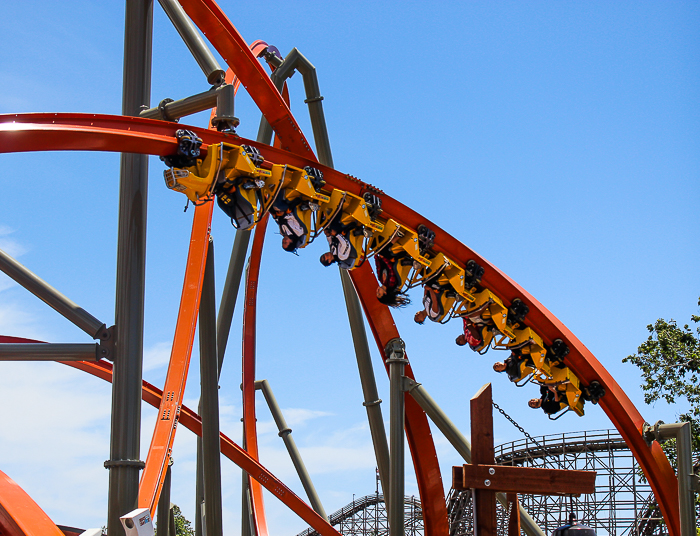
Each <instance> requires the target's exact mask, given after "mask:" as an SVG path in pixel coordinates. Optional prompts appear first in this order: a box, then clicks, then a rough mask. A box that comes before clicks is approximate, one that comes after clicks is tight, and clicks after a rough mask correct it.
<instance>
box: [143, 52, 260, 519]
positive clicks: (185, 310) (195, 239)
mask: <svg viewBox="0 0 700 536" xmlns="http://www.w3.org/2000/svg"><path fill="white" fill-rule="evenodd" d="M250 48H251V51H252V52H253V54H255V55H257V54H259V53H261V52H262V51H263V50H265V49H266V48H267V43H265V42H264V41H256V42H255V43H253V44H252V45H251V47H250ZM225 80H226V83H228V84H233V86H234V93H235V92H236V91H237V90H238V87H239V86H240V80H238V79H237V78H236V76H235V75H234V74H233V71H231V69H228V70H227V72H226V77H225ZM215 114H216V109H214V110H212V112H211V118H213V117H214V116H215ZM209 129H210V130H213V129H214V127H213V126H209ZM213 207H214V203H213V202H212V203H207V204H205V205H203V206H202V205H200V206H197V207H195V212H194V220H193V222H192V235H191V239H190V249H189V252H188V257H187V264H186V269H185V279H184V282H183V289H182V297H181V299H180V308H179V311H178V318H177V322H176V326H175V336H174V337H173V347H172V350H171V354H170V361H169V363H168V371H167V374H166V379H165V386H164V389H163V390H164V392H165V393H167V396H166V397H165V399H164V400H162V401H161V405H160V408H159V410H158V420H157V421H156V426H155V429H154V431H153V436H152V439H151V445H150V448H149V449H148V457H147V459H146V467H145V468H144V471H143V473H142V475H141V482H140V484H139V507H140V508H148V509H149V510H150V511H151V515H152V516H154V515H155V511H156V507H157V504H158V499H159V498H160V493H161V491H162V489H163V482H164V481H165V476H166V468H167V466H168V463H169V461H170V458H171V453H172V447H173V443H174V441H175V432H176V428H177V423H178V413H179V408H180V406H181V405H182V399H183V397H184V394H185V385H186V383H187V373H188V370H189V365H190V358H191V356H192V347H193V345H194V339H195V327H196V325H197V315H198V313H199V300H200V297H201V293H202V283H203V280H204V267H205V264H206V259H207V244H208V242H209V237H210V231H211V218H212V214H213V211H214V208H213ZM256 459H257V457H256Z"/></svg>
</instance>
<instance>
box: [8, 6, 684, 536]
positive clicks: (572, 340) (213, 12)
mask: <svg viewBox="0 0 700 536" xmlns="http://www.w3.org/2000/svg"><path fill="white" fill-rule="evenodd" d="M180 3H181V4H182V6H183V8H184V9H185V11H186V12H187V14H188V15H189V16H190V17H191V18H192V20H193V21H194V22H195V24H196V25H197V26H198V27H199V28H200V29H201V30H202V31H203V32H204V34H205V35H206V36H207V37H208V39H209V40H210V42H211V43H212V45H213V46H214V47H215V48H216V49H217V51H218V52H219V53H220V54H221V55H222V57H223V58H224V59H225V60H226V62H227V63H228V65H229V67H230V69H231V71H232V72H234V73H236V75H237V77H238V79H239V80H240V82H241V84H243V86H244V87H245V88H246V89H247V91H248V92H249V93H250V94H251V96H252V97H253V100H254V101H255V103H256V104H257V105H258V107H259V108H260V110H261V111H262V113H263V115H264V116H265V118H266V119H267V121H268V122H269V123H270V124H271V125H272V127H273V129H274V131H275V133H276V135H277V140H278V143H276V145H279V146H276V147H270V146H267V145H262V144H259V143H256V142H254V141H251V140H246V139H243V138H240V137H238V136H236V135H234V134H230V133H219V132H215V131H212V130H207V129H200V128H195V127H189V126H188V127H187V128H188V129H190V130H192V131H193V132H195V133H196V134H197V135H198V136H199V137H200V138H201V139H202V140H203V145H202V151H203V154H206V150H207V146H209V145H211V144H216V143H221V142H227V143H234V144H236V145H240V144H242V143H245V144H247V145H250V146H252V147H256V148H258V149H259V150H260V152H261V154H262V155H263V156H264V158H265V160H266V161H268V162H269V163H273V164H288V165H292V166H296V167H299V168H303V167H305V166H313V167H316V168H318V169H320V170H321V171H323V173H324V178H325V180H326V182H327V186H326V187H327V188H331V189H332V188H338V189H341V190H344V191H347V192H350V193H352V194H355V195H360V196H361V195H362V194H363V193H365V192H366V191H377V190H376V188H374V187H373V186H371V185H369V184H366V183H364V182H362V181H360V180H357V179H355V178H353V177H351V176H349V175H346V174H343V173H341V172H338V171H335V170H333V169H331V168H328V167H326V166H323V165H320V164H318V162H317V161H316V158H315V156H314V154H313V152H312V151H311V149H310V146H309V143H308V141H307V140H306V138H305V137H304V135H303V133H302V132H301V129H300V128H299V126H298V124H297V122H296V120H295V119H294V117H293V115H292V114H291V111H290V109H289V107H288V105H287V103H286V102H285V101H284V99H283V97H282V95H281V94H280V92H278V91H277V89H276V88H275V86H274V85H273V84H272V82H271V80H270V78H269V76H268V75H267V74H266V73H265V71H264V70H263V69H262V66H261V65H260V64H259V62H258V61H257V59H256V57H255V53H253V52H251V50H250V49H249V47H248V45H247V44H246V43H245V42H244V40H243V39H242V37H241V36H240V35H239V34H238V32H237V31H236V29H235V27H234V26H233V25H232V24H231V22H230V21H229V20H228V18H227V17H226V16H225V15H224V14H223V12H222V11H221V9H220V8H219V7H218V6H217V5H216V3H215V2H213V1H212V0H181V2H180ZM176 129H177V126H176V125H175V124H173V123H169V122H164V121H156V120H148V119H140V118H134V117H124V116H110V115H87V114H8V115H3V116H0V152H6V153H9V152H23V151H53V150H62V151H84V150H92V151H111V152H125V153H140V154H147V155H159V156H168V155H172V154H174V153H175V152H176V150H177V140H176V137H175V130H176ZM382 203H383V204H382V209H383V213H384V214H385V215H386V216H387V217H390V218H393V219H394V220H396V221H397V222H399V223H400V224H402V225H404V226H406V227H409V228H412V229H417V228H418V226H419V225H427V226H429V227H430V228H431V229H432V230H433V231H434V232H435V234H436V237H435V243H434V247H433V249H434V251H435V252H438V253H439V252H441V253H444V254H445V255H447V256H449V258H450V259H453V260H454V261H455V262H457V263H459V264H460V265H462V266H464V265H465V264H466V263H467V261H469V260H475V261H477V262H478V263H479V264H480V265H481V266H482V267H483V268H484V269H485V272H484V275H483V277H482V285H483V286H484V287H485V288H488V289H489V290H490V291H491V292H493V293H494V294H495V295H496V296H498V298H500V299H501V300H502V301H503V303H504V304H505V305H506V306H507V305H510V304H511V303H512V301H513V300H514V299H515V298H516V297H517V298H519V299H521V300H522V301H523V302H524V303H525V304H526V305H527V306H528V307H529V314H528V317H527V322H528V326H530V327H531V328H533V329H534V330H536V331H537V333H539V334H540V335H541V336H542V338H543V340H544V342H545V343H546V344H548V345H551V344H552V342H553V341H554V340H555V339H562V340H563V341H564V342H565V343H566V344H567V346H568V347H569V349H570V353H569V354H568V356H567V358H566V364H567V366H569V367H570V369H571V370H572V371H573V372H574V373H575V374H576V376H578V378H579V379H580V380H581V381H582V382H584V383H586V384H589V383H590V382H592V381H594V380H597V381H599V382H600V383H601V384H602V385H603V386H604V387H605V390H606V393H607V394H606V395H605V396H604V397H603V398H601V400H600V406H601V407H602V408H603V410H604V411H605V413H606V414H607V415H608V417H609V418H610V420H611V421H612V423H613V424H614V426H615V427H616V428H617V430H618V431H619V432H620V434H621V435H622V437H623V438H624V440H625V441H626V443H627V444H628V445H629V447H630V449H631V450H632V452H633V454H634V456H635V457H636V459H637V460H638V462H639V464H640V466H641V467H642V469H643V470H644V473H645V475H646V477H647V479H648V481H649V482H650V484H651V487H652V489H653V491H654V493H655V495H656V498H657V501H658V503H659V506H660V508H661V511H662V514H663V516H664V519H665V520H666V522H667V524H668V528H669V531H670V533H671V534H672V535H673V536H680V521H679V513H678V512H679V506H678V505H679V502H678V491H677V487H676V479H675V475H674V472H673V469H672V468H671V466H670V464H669V462H668V460H667V459H666V457H665V455H664V453H663V451H662V450H661V448H660V446H659V445H658V444H657V443H653V444H652V445H651V446H649V445H648V444H647V443H646V442H645V440H644V438H643V436H642V427H643V425H644V419H643V418H642V416H641V414H640V413H639V411H638V410H637V409H636V408H635V406H634V405H633V404H632V402H631V401H630V399H629V397H628V396H627V395H626V394H625V392H624V391H623V390H622V389H621V388H620V386H619V385H618V384H617V382H616V381H615V380H614V379H613V378H612V376H611V375H610V374H609V373H608V372H607V370H606V369H605V368H604V367H603V366H602V365H601V363H600V362H599V361H598V360H597V359H596V358H595V356H593V354H592V353H591V352H590V351H589V350H588V349H587V348H586V347H585V346H584V345H583V344H582V343H581V341H579V340H578V339H577V338H576V337H575V336H574V335H573V333H571V332H570V331H569V330H568V329H567V328H566V326H564V325H563V324H562V323H561V322H560V321H559V320H558V319H557V318H556V317H554V315H552V314H551V313H550V312H549V311H548V310H547V309H546V308H545V307H544V306H542V305H541V304H540V303H539V302H538V301H537V300H535V299H534V298H533V297H532V296H531V295H530V294H528V293H527V292H526V291H525V290H523V289H522V288H521V287H519V286H518V285H517V284H516V283H515V282H514V281H512V280H511V279H510V278H508V277H507V276H506V275H505V274H503V273H502V272H501V271H499V270H498V269H497V268H496V267H494V266H492V265H491V264H490V263H489V262H488V261H486V260H485V259H483V258H482V257H481V256H479V255H478V254H477V253H476V252H474V251H472V250H471V249H470V248H469V247H467V246H466V245H464V244H462V243H461V242H459V241H458V240H457V239H455V238H454V237H452V236H451V235H450V234H449V233H447V232H445V231H444V230H442V229H440V228H439V227H437V226H436V225H434V224H433V223H432V222H430V221H429V220H428V219H426V218H424V217H423V216H421V215H420V214H418V213H416V212H414V211H413V210H411V209H410V208H408V207H406V206H404V205H403V204H401V203H400V202H399V201H397V200H395V199H392V198H391V197H389V196H386V195H382ZM212 207H213V203H212V204H208V205H205V206H202V207H198V209H197V211H196V212H195V219H194V225H193V230H192V238H191V243H190V244H191V245H190V256H189V258H188V269H187V273H186V279H185V291H187V290H188V289H190V290H191V295H190V296H188V297H187V299H185V296H184V293H183V308H182V309H181V310H180V317H182V321H183V322H186V323H189V324H191V325H193V324H194V323H195V322H196V314H197V311H198V301H199V292H201V282H199V281H200V280H201V274H202V271H203V269H204V268H203V267H204V259H205V258H206V243H207V240H208V233H209V222H210V218H211V210H212ZM264 229H265V226H264V225H260V226H259V228H258V230H257V232H256V237H255V242H254V247H253V252H252V254H251V255H252V257H251V258H252V263H253V265H254V266H255V265H257V266H259V262H260V256H261V253H262V241H263V238H262V235H263V233H264ZM350 276H351V278H352V282H353V284H354V287H355V290H356V291H357V294H358V296H359V298H360V301H361V304H362V307H363V309H364V312H365V315H366V317H367V319H368V322H369V325H370V327H371V330H372V333H373V335H374V338H375V341H376V343H377V346H378V347H379V349H380V353H381V354H382V355H383V351H384V348H385V346H386V344H387V343H388V342H389V341H390V340H391V339H393V338H396V337H398V336H399V334H398V331H397V329H396V326H395V324H394V321H393V318H392V316H391V313H390V311H389V309H388V307H387V306H385V305H382V304H381V303H379V302H378V301H377V300H376V298H375V290H376V279H375V277H374V274H373V271H372V269H371V267H370V266H369V264H367V263H365V264H364V265H362V266H361V267H359V268H358V269H356V270H353V271H351V272H350ZM254 280H255V274H254V273H253V274H252V275H249V280H248V286H250V285H252V284H253V282H254ZM247 290H249V288H248V287H247ZM248 303H249V300H248V299H246V309H248ZM251 307H254V306H251ZM244 315H245V318H246V326H245V328H244V363H243V378H244V382H243V383H244V396H245V393H246V389H247V390H248V391H250V389H251V386H252V384H251V381H252V380H254V377H253V376H252V375H254V364H255V356H254V353H251V352H250V351H248V352H246V348H249V349H250V348H252V347H253V346H252V345H254V337H255V330H254V309H251V311H250V312H249V311H248V310H247V311H246V313H244ZM180 317H179V318H178V323H179V322H180ZM190 333H191V331H190ZM0 342H18V341H16V340H11V339H10V338H3V339H0ZM176 343H177V344H174V348H173V355H175V352H176V351H177V352H178V356H179V357H177V358H173V359H171V362H170V366H169V369H168V376H167V378H168V379H167V380H166V388H165V391H166V392H168V391H170V390H173V389H175V390H177V391H178V392H180V393H181V392H182V390H183V389H184V383H185V382H186V368H187V362H188V360H189V354H190V352H191V350H192V344H193V337H191V336H189V337H184V339H183V340H182V341H180V342H177V341H176ZM176 347H177V350H176ZM71 364H72V366H76V367H77V368H80V369H82V370H85V371H87V372H90V373H91V374H94V375H96V376H99V377H102V378H103V379H106V380H110V378H111V366H110V365H109V364H107V363H105V362H98V363H86V362H80V363H71ZM406 375H407V376H412V372H411V370H410V366H409V367H407V371H406ZM171 384H172V385H171ZM166 398H167V397H166ZM248 398H249V399H250V393H248ZM143 399H144V400H145V401H147V402H148V403H150V404H152V405H154V406H157V407H159V408H160V409H161V411H162V410H163V408H164V404H165V403H164V402H163V400H162V392H160V391H159V390H158V389H156V388H155V387H153V386H150V385H149V384H147V383H145V382H144V387H143ZM180 403H181V397H178V398H177V399H176V400H175V404H174V405H173V407H172V408H170V409H171V411H172V412H173V414H175V416H176V418H179V422H182V423H183V424H184V425H185V426H187V427H188V428H190V429H192V430H193V431H194V432H195V433H201V421H200V420H199V416H198V415H196V414H195V413H194V412H192V411H191V410H189V409H187V408H186V407H184V406H180V405H179V404H180ZM249 404H250V400H248V405H247V408H244V412H245V411H247V410H248V411H252V410H250V405H249ZM166 409H167V408H166ZM248 417H249V418H248V419H246V421H250V420H251V419H252V421H254V413H253V414H252V417H251V415H249V416H248ZM174 418H175V417H174ZM252 421H251V422H252ZM405 429H406V435H407V439H408V442H409V447H410V449H411V452H412V455H413V456H412V457H413V463H414V468H415V471H416V478H417V481H418V487H419V491H420V496H421V502H422V505H423V512H424V518H425V531H426V535H429V536H446V535H447V534H448V524H447V512H446V507H445V500H444V488H443V484H442V480H441V477H440V470H439V466H438V462H437V456H436V453H435V446H434V444H433V440H432V436H431V434H430V429H429V426H428V420H427V417H426V415H425V413H424V412H423V411H422V410H421V409H420V407H419V406H418V405H417V404H416V403H415V402H414V401H413V400H412V399H411V398H410V397H407V400H406V425H405ZM173 433H174V427H172V426H170V427H164V428H163V430H162V433H161V432H159V433H157V434H154V439H153V441H154V442H158V446H159V447H165V448H166V449H169V448H171V447H172V434H173ZM254 433H255V430H254V428H253V427H251V426H248V427H247V429H246V439H247V440H248V445H247V446H248V447H249V451H248V452H246V451H245V450H243V449H241V448H240V447H238V446H237V445H235V443H233V442H232V441H230V440H229V439H228V438H226V437H225V436H224V435H223V434H222V435H221V449H222V452H223V453H224V454H225V455H226V456H227V457H229V458H230V459H232V460H233V461H234V462H235V463H236V464H238V465H239V466H241V467H242V468H243V469H244V470H246V471H247V472H248V474H249V475H250V477H251V478H252V479H254V480H255V481H256V482H258V483H259V484H260V485H262V486H264V487H265V488H266V489H268V490H270V491H271V492H272V493H273V494H274V495H275V496H277V497H278V498H279V499H280V500H282V502H284V503H285V504H287V505H288V506H289V507H290V508H292V509H293V510H294V511H295V512H296V513H297V514H298V515H300V517H302V518H303V519H304V520H305V521H306V522H308V523H309V524H310V525H311V526H312V527H314V529H316V530H317V531H318V532H319V533H321V534H323V535H324V536H331V535H337V534H338V533H337V532H336V531H335V530H334V529H333V528H332V527H330V525H328V523H327V522H326V521H325V520H324V519H323V518H322V517H321V516H319V515H318V514H316V513H315V512H314V511H313V510H312V509H311V508H310V507H309V506H308V505H306V504H305V503H304V502H303V501H302V500H301V499H299V498H298V497H297V496H296V495H294V494H293V493H292V492H291V491H289V489H288V488H286V486H284V484H282V483H281V482H280V481H279V480H277V479H276V478H275V477H274V476H273V475H271V474H270V473H269V472H268V471H266V470H265V469H264V468H263V467H262V466H261V465H260V464H259V462H258V461H257V459H256V453H255V447H254V444H255V438H254ZM161 435H162V437H160V436H161ZM152 446H153V445H152ZM156 457H157V458H158V462H157V463H156V462H153V461H152V459H151V453H150V452H149V458H148V460H147V463H146V469H145V471H144V474H143V478H142V481H141V485H140V486H141V487H140V492H139V504H140V505H142V506H145V507H149V508H151V509H152V510H153V509H154V508H155V505H156V503H157V501H158V496H159V493H160V486H162V477H163V467H164V465H163V460H164V459H165V458H163V457H162V456H160V457H158V456H156ZM3 482H5V481H3ZM10 482H11V481H10ZM253 486H258V484H253ZM8 490H9V491H8ZM12 490H14V491H12ZM253 496H254V497H261V496H260V495H259V494H258V493H257V492H254V494H253ZM29 501H31V500H30V499H29V498H28V497H26V496H25V495H23V494H22V493H19V492H17V491H16V489H15V488H13V487H12V485H11V484H9V483H3V485H2V487H1V488H0V521H4V522H5V523H6V525H3V528H5V529H6V531H7V532H9V533H10V534H27V535H29V534H38V532H36V531H35V530H34V529H29V528H22V527H23V525H22V519H21V518H22V516H23V515H25V514H22V509H21V508H20V509H18V508H17V505H18V504H19V503H21V504H29ZM32 504H33V503H32ZM262 508H263V505H262V501H256V504H254V505H253V512H254V524H255V529H256V533H257V534H259V535H261V536H265V535H266V534H267V531H266V529H265V521H264V513H263V510H262ZM27 511H28V510H27ZM18 512H19V513H18ZM26 515H30V514H26ZM7 520H13V521H7ZM12 523H14V525H13V524H12ZM6 527H11V529H8V528H6Z"/></svg>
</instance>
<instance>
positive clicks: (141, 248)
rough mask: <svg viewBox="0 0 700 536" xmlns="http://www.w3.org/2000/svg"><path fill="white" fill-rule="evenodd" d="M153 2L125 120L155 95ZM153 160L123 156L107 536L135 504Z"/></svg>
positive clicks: (132, 71) (130, 38)
mask: <svg viewBox="0 0 700 536" xmlns="http://www.w3.org/2000/svg"><path fill="white" fill-rule="evenodd" d="M152 29H153V2H152V0H127V2H126V17H125V32H124V87H123V97H122V113H123V114H124V115H129V116H137V115H138V114H139V110H140V109H141V106H149V104H150V94H151V42H152V37H153V36H152ZM147 197H148V156H146V155H141V154H132V153H123V154H122V156H121V177H120V183H119V230H118V240H117V275H116V280H117V282H116V299H115V301H116V304H115V332H116V333H115V359H114V371H113V383H112V429H111V448H110V460H109V461H108V462H106V466H107V467H109V469H110V471H109V498H108V503H109V512H108V520H107V530H108V532H109V534H110V536H119V535H121V534H124V529H123V528H122V525H121V523H120V521H119V517H120V516H122V515H124V514H125V513H127V512H130V511H131V510H133V509H134V508H136V506H137V504H138V491H139V470H140V469H141V468H142V467H143V462H141V461H140V460H139V456H140V442H141V435H140V434H141V383H142V367H143V295H144V283H145V282H144V280H145V265H146V206H147Z"/></svg>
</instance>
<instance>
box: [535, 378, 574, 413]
mask: <svg viewBox="0 0 700 536" xmlns="http://www.w3.org/2000/svg"><path fill="white" fill-rule="evenodd" d="M527 405H528V406H530V407H531V408H533V409H537V408H542V411H544V412H545V413H546V414H547V415H554V414H555V413H559V412H560V411H561V410H562V409H563V408H565V407H566V406H567V405H568V404H567V403H566V395H565V394H564V393H560V392H559V390H558V389H557V388H556V387H554V386H546V385H542V386H540V398H533V399H531V400H530V401H529V402H528V403H527Z"/></svg>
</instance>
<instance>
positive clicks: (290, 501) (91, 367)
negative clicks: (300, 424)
mask: <svg viewBox="0 0 700 536" xmlns="http://www.w3.org/2000/svg"><path fill="white" fill-rule="evenodd" d="M41 342H43V341H37V340H33V339H24V338H21V337H9V336H3V335H0V344H1V343H16V344H22V343H41ZM62 363H63V364H64V365H68V366H69V367H73V368H76V369H78V370H82V371H83V372H87V373H88V374H91V375H93V376H96V377H98V378H101V379H103V380H105V381H108V382H111V381H112V364H111V363H109V362H108V361H104V360H103V361H97V362H88V361H64V362H62ZM141 397H142V399H143V401H144V402H147V403H149V404H150V405H151V406H153V407H154V408H160V405H161V400H162V398H163V391H161V390H160V389H158V388H157V387H156V386H154V385H151V384H150V383H148V382H146V381H144V382H143V388H142V390H141ZM180 423H181V424H182V425H183V426H184V427H185V428H187V429H188V430H190V431H192V432H194V433H195V434H196V435H198V436H201V435H202V420H201V418H200V416H199V414H197V412H195V411H193V410H191V409H190V408H188V407H187V406H184V405H183V406H181V407H180ZM220 436H221V454H223V455H224V456H226V457H227V458H228V459H229V460H231V461H232V462H233V463H235V464H236V465H237V466H238V467H240V468H241V469H243V470H244V471H246V472H247V473H248V474H249V475H250V476H251V477H252V478H254V479H255V480H256V481H258V482H260V484H261V485H262V486H263V487H265V489H267V490H268V491H269V492H270V493H272V494H273V495H274V496H275V497H277V498H278V499H279V500H280V501H281V502H282V503H283V504H284V505H286V506H287V507H288V508H289V509H290V510H292V511H293V512H294V513H295V514H297V515H298V516H299V517H300V518H301V519H303V520H304V521H306V522H307V523H308V524H309V526H311V527H313V528H314V530H316V531H317V532H318V533H319V534H321V535H322V536H341V535H340V533H339V532H338V531H336V530H335V529H334V528H333V527H332V526H331V525H330V524H329V523H328V522H327V521H326V520H325V519H323V518H322V517H321V516H320V515H318V514H317V513H316V512H314V510H313V509H312V508H311V507H310V506H309V505H308V504H306V503H305V502H304V501H303V500H302V499H301V498H299V497H298V496H297V495H296V494H295V493H294V492H293V491H292V490H290V489H289V488H288V487H287V486H285V485H284V483H283V482H282V481H281V480H279V479H278V478H277V477H276V476H275V475H273V474H272V473H271V472H270V471H268V470H267V469H265V467H263V466H262V465H261V464H260V463H259V462H258V461H257V460H255V459H253V458H252V457H251V456H250V455H249V454H248V453H247V452H246V451H245V450H243V449H242V448H241V447H240V446H238V445H237V444H236V443H235V442H234V441H233V440H231V439H230V438H229V437H227V436H226V435H225V434H223V433H221V434H220ZM1 474H2V473H0V475H1ZM15 485H16V484H15ZM13 493H14V492H10V493H9V494H7V495H6V494H5V488H4V487H2V486H1V485H0V500H1V501H3V502H0V509H2V508H3V506H4V501H5V500H6V498H10V499H11V500H12V504H14V505H17V504H22V501H23V500H24V499H22V500H16V499H15V498H16V497H17V496H16V495H13ZM22 493H24V492H22ZM24 495H25V496H26V494H24ZM27 499H28V500H29V501H31V498H29V497H27ZM32 502H33V501H32ZM36 508H39V507H38V506H37V507H36ZM27 512H28V515H29V514H31V515H34V513H33V512H34V511H33V510H27ZM37 515H38V514H37ZM0 516H2V514H1V513H0ZM44 516H46V514H44ZM46 519H48V517H46ZM28 521H29V520H27V522H28ZM2 522H4V520H0V523H2ZM53 526H54V527H55V525H53ZM0 529H5V526H4V525H2V524H0ZM0 534H3V536H4V533H3V532H0ZM9 534H10V535H12V536H15V535H17V536H24V534H26V535H27V536H37V535H39V534H40V535H41V536H44V534H46V535H48V536H53V535H54V533H53V532H51V531H44V532H36V531H34V532H26V533H24V532H18V533H17V532H14V533H13V532H10V533H9ZM55 536H63V534H62V533H61V532H60V531H59V532H58V533H55Z"/></svg>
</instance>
